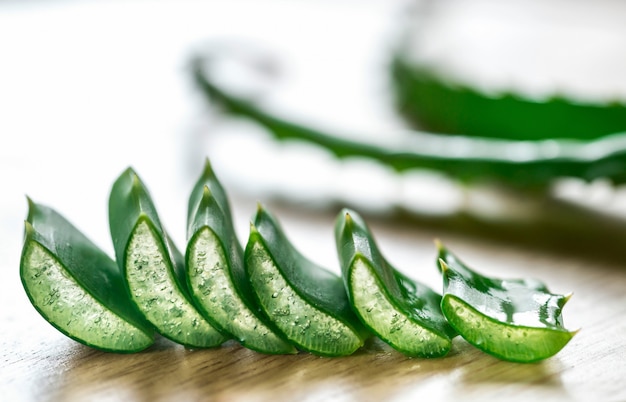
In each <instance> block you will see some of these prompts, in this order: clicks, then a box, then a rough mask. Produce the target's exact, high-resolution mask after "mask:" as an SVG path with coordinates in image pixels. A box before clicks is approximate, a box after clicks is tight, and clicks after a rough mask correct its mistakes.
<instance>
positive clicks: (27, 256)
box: [20, 199, 154, 353]
mask: <svg viewBox="0 0 626 402" xmlns="http://www.w3.org/2000/svg"><path fill="white" fill-rule="evenodd" d="M28 207H29V208H28V217H27V219H26V223H25V225H26V235H25V240H24V247H23V250H22V257H21V261H20V277H21V280H22V285H23V286H24V290H25V291H26V294H27V295H28V298H29V299H30V302H31V303H32V305H33V306H34V307H35V309H36V310H37V311H38V312H39V313H40V314H41V315H42V316H43V318H44V319H45V320H46V321H48V322H49V323H50V324H52V325H53V326H54V327H55V328H57V329H58V330H59V331H61V332H62V333H63V334H65V335H67V336H68V337H70V338H72V339H74V340H76V341H78V342H80V343H82V344H84V345H87V346H90V347H93V348H96V349H100V350H104V351H108V352H117V353H132V352H138V351H141V350H143V349H146V348H147V347H149V346H150V345H152V344H153V342H154V330H153V329H152V328H151V326H150V324H149V323H148V322H147V321H146V320H145V319H144V318H143V317H142V316H141V314H139V312H138V311H137V309H136V307H135V306H134V305H133V303H132V302H131V301H130V299H129V298H128V296H127V294H126V290H125V287H124V281H123V278H122V274H121V272H120V270H119V268H118V267H117V264H115V262H114V261H113V260H112V259H111V258H110V257H109V256H108V255H106V254H105V253H104V252H103V251H102V250H101V249H99V248H98V247H97V246H96V245H95V244H94V243H92V242H91V240H89V239H88V238H87V237H86V236H85V235H84V234H82V233H81V232H80V231H79V230H78V229H77V228H76V227H74V226H73V225H72V224H71V223H70V222H69V221H67V220H66V219H65V218H64V217H63V216H62V215H60V214H59V213H57V212H56V211H55V210H53V209H51V208H49V207H47V206H44V205H41V204H36V203H35V202H33V201H32V200H30V199H29V200H28Z"/></svg>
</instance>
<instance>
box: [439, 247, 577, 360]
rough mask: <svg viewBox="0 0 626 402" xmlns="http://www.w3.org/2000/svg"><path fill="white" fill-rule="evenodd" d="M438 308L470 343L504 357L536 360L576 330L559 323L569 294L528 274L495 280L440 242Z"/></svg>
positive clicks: (558, 347) (554, 350)
mask: <svg viewBox="0 0 626 402" xmlns="http://www.w3.org/2000/svg"><path fill="white" fill-rule="evenodd" d="M438 248H439V264H440V266H441V269H442V273H443V281H444V294H443V299H442V302H441V306H442V310H443V313H444V315H445V316H446V318H447V319H448V321H449V322H450V325H452V326H453V327H454V328H455V329H456V330H457V331H458V332H459V334H460V335H461V336H462V337H463V338H465V339H466V340H467V341H468V342H469V343H471V344H472V345H474V346H476V347H477V348H479V349H482V350H483V351H485V352H487V353H489V354H491V355H493V356H496V357H499V358H501V359H504V360H510V361H516V362H534V361H539V360H543V359H546V358H548V357H551V356H553V355H554V354H556V353H558V352H559V351H560V350H561V349H562V348H563V347H564V346H565V345H566V344H567V343H568V342H569V341H570V340H571V339H572V337H573V336H574V335H575V334H576V332H577V331H569V330H567V329H565V327H564V326H563V318H562V315H561V314H562V309H563V306H564V305H565V303H566V302H567V301H568V300H569V297H570V296H569V295H559V294H554V293H551V292H550V291H549V290H548V288H547V287H546V285H545V284H543V283H542V282H539V281H536V280H530V279H497V278H490V277H486V276H483V275H480V274H479V273H477V272H475V271H473V270H472V269H471V268H469V267H468V266H467V265H465V264H464V263H463V262H462V261H461V260H459V259H458V258H457V257H456V256H455V255H454V254H452V253H451V252H449V251H448V250H447V249H446V248H445V247H444V246H443V245H442V244H440V243H439V244H438Z"/></svg>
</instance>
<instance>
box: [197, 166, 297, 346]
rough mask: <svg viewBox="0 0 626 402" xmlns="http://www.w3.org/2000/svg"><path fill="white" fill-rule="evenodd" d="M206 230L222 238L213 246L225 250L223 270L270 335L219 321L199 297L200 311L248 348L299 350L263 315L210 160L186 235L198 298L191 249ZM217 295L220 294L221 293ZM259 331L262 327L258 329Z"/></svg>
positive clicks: (201, 178) (241, 301) (226, 199)
mask: <svg viewBox="0 0 626 402" xmlns="http://www.w3.org/2000/svg"><path fill="white" fill-rule="evenodd" d="M203 230H210V231H211V232H212V233H213V234H214V235H215V236H216V237H217V239H218V240H219V244H215V245H214V247H219V248H221V250H223V252H224V256H225V258H226V261H225V265H226V266H225V267H223V268H222V269H224V270H225V271H226V274H227V275H228V276H230V280H231V283H232V284H233V287H234V289H233V290H234V293H235V294H236V296H237V298H238V299H239V303H242V304H243V305H245V307H247V309H248V310H249V313H250V314H252V315H253V316H254V319H253V320H258V321H259V326H261V325H263V326H265V327H266V328H264V330H270V331H271V334H270V333H268V334H265V335H264V336H261V335H260V334H259V333H257V334H254V333H245V329H242V328H241V327H238V326H235V324H234V323H233V322H232V317H231V318H229V321H230V322H220V321H219V319H218V318H217V314H214V313H213V312H212V311H207V309H205V308H204V307H203V303H202V301H201V300H198V303H197V305H198V308H199V310H201V311H202V312H203V314H204V315H205V317H207V319H208V320H209V321H210V322H211V323H212V324H213V325H214V326H215V327H216V328H219V329H220V330H221V331H222V332H224V333H228V334H229V335H230V336H232V337H234V338H235V339H237V340H238V341H239V342H240V343H241V344H242V345H243V346H245V347H247V348H249V349H252V350H255V351H257V352H261V353H268V354H294V353H297V349H296V348H295V347H294V346H292V345H291V344H290V343H288V342H287V341H286V340H284V339H282V338H281V336H280V335H278V332H277V331H276V330H275V328H274V327H273V324H272V322H271V321H270V320H269V319H267V317H266V316H265V315H263V313H262V312H261V310H260V307H259V305H258V304H257V303H256V301H255V299H254V296H253V290H252V288H251V286H250V282H249V280H248V278H247V276H246V273H245V270H244V262H243V261H244V259H243V258H244V257H243V248H242V247H241V244H240V243H239V241H238V240H237V236H236V233H235V229H234V226H233V221H232V215H231V209H230V205H229V202H228V197H227V195H226V191H225V190H224V188H223V187H222V185H221V183H220V181H219V180H218V178H217V176H216V175H215V172H214V171H213V169H212V167H211V165H210V163H209V160H208V159H207V160H206V162H205V167H204V170H203V172H202V175H201V177H200V178H199V179H198V181H197V182H196V184H195V185H194V188H193V190H192V192H191V195H190V197H189V208H188V220H187V238H188V239H189V242H188V247H187V252H186V253H185V254H186V262H187V263H186V267H187V268H186V269H187V274H186V278H187V283H188V287H189V289H190V290H192V291H191V295H192V297H194V298H196V299H198V298H201V297H202V295H200V294H196V293H195V292H194V291H193V286H192V284H191V282H190V272H189V270H190V269H191V268H190V267H191V264H190V252H191V246H192V244H194V240H195V238H196V236H198V235H199V234H200V233H201V232H202V231H203ZM216 296H217V297H218V298H219V297H220V295H216ZM225 315H227V314H225ZM228 327H231V328H232V329H231V331H230V332H229V331H227V329H226V328H228ZM260 330H261V328H259V331H260ZM270 339H271V341H270Z"/></svg>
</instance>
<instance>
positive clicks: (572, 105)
mask: <svg viewBox="0 0 626 402" xmlns="http://www.w3.org/2000/svg"><path fill="white" fill-rule="evenodd" d="M405 52H406V51H405V50H399V51H396V52H395V54H394V57H393V60H392V63H391V67H390V70H391V72H390V75H391V81H392V84H393V92H394V96H395V98H396V104H397V108H398V110H399V111H400V112H401V113H402V114H403V115H405V116H407V117H408V118H409V119H410V120H411V121H412V122H415V123H416V124H418V125H419V126H420V127H424V128H425V129H427V130H433V131H437V132H442V133H448V134H464V135H469V136H479V137H493V138H506V139H512V140H513V139H515V140H542V139H549V138H577V139H581V140H591V139H594V138H598V137H601V136H605V135H608V134H612V133H619V132H623V131H626V104H624V103H618V102H606V103H599V102H584V101H581V100H578V101H574V100H570V99H567V98H566V97H564V96H562V95H561V96H559V95H558V94H555V96H553V97H551V98H550V99H546V100H532V99H525V98H524V97H522V96H521V95H517V94H515V93H502V94H500V95H490V94H486V93H484V92H482V91H480V90H479V89H478V88H472V87H470V86H468V85H460V84H458V83H456V82H451V81H450V80H448V79H444V78H442V77H441V76H440V75H439V74H438V73H437V72H436V71H434V70H433V69H431V68H427V67H425V66H420V65H418V64H416V63H415V62H412V61H411V60H410V59H409V57H407V55H406V54H405Z"/></svg>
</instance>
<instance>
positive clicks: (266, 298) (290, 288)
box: [245, 204, 369, 356]
mask: <svg viewBox="0 0 626 402" xmlns="http://www.w3.org/2000/svg"><path fill="white" fill-rule="evenodd" d="M245 268H246V273H247V275H248V277H249V278H250V283H251V285H252V289H253V290H254V294H255V297H256V299H257V301H258V303H259V305H260V306H261V308H262V309H263V311H264V312H265V314H267V316H268V317H269V318H270V320H272V322H273V323H274V324H275V325H276V327H277V328H278V330H279V331H281V332H282V333H283V334H284V336H285V337H286V338H287V339H289V340H290V341H291V342H293V343H294V344H295V345H296V346H297V347H298V348H300V349H302V350H305V351H308V352H311V353H313V354H317V355H321V356H342V355H350V354H352V353H354V352H355V351H356V350H357V349H359V348H360V347H361V346H363V343H364V341H365V339H366V338H367V337H368V336H369V334H368V331H367V330H366V329H365V328H364V327H363V325H362V324H361V323H360V322H359V319H358V318H357V317H356V316H355V315H354V312H353V311H352V309H351V307H350V303H349V301H348V297H347V295H346V292H345V289H344V287H343V281H342V279H341V277H340V276H339V275H336V274H334V273H332V272H330V271H328V270H326V269H324V268H322V267H320V266H319V265H316V264H315V263H313V262H312V261H310V260H308V259H307V258H305V257H304V256H303V255H302V254H301V253H300V252H299V251H297V250H296V249H295V248H294V247H293V245H292V244H291V243H290V242H289V240H287V238H286V236H285V234H284V232H283V230H282V228H281V227H280V226H279V224H278V221H277V220H276V218H275V217H274V216H273V215H271V214H270V213H269V211H267V210H266V209H264V208H263V207H262V206H261V205H260V204H259V205H258V208H257V212H256V214H255V216H254V218H253V221H252V223H251V225H250V236H249V238H248V243H247V245H246V249H245Z"/></svg>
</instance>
